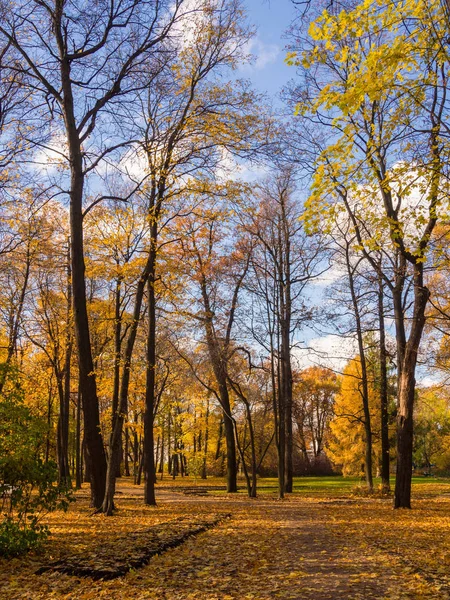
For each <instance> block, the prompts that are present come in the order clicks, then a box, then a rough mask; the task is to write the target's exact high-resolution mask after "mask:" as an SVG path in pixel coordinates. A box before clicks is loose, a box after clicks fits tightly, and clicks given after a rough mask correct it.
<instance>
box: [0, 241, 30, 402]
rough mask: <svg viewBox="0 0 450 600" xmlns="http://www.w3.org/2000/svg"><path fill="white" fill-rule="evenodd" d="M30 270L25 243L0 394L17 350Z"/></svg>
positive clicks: (1, 373)
mask: <svg viewBox="0 0 450 600" xmlns="http://www.w3.org/2000/svg"><path fill="white" fill-rule="evenodd" d="M30 271H31V254H30V247H29V245H27V254H26V259H25V273H24V278H23V282H22V288H21V290H20V294H19V301H18V303H17V308H16V310H15V314H13V316H12V322H11V329H10V332H9V340H8V350H7V354H6V360H5V362H4V363H3V365H2V369H1V371H0V394H1V393H2V391H3V388H4V386H5V383H6V380H7V378H8V374H9V370H10V367H11V363H12V361H13V357H14V355H15V354H16V351H17V340H18V338H19V330H20V323H21V321H22V313H23V309H24V305H25V298H26V293H27V289H28V281H29V279H30Z"/></svg>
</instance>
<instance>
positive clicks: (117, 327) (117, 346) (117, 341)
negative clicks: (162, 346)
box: [110, 261, 122, 478]
mask: <svg viewBox="0 0 450 600" xmlns="http://www.w3.org/2000/svg"><path fill="white" fill-rule="evenodd" d="M117 263H118V261H117ZM117 266H118V265H117ZM121 284H122V277H121V276H119V277H117V280H116V289H115V294H114V379H113V395H112V414H113V418H112V424H111V427H112V429H113V428H114V415H115V414H116V413H117V411H118V409H119V386H120V355H121V351H122V318H121V314H120V305H121ZM119 444H120V447H121V448H122V431H121V432H120V442H119ZM110 451H111V442H110ZM120 455H121V452H120V450H119V456H118V457H117V458H116V472H115V476H116V478H117V477H120V476H121V464H120V463H121V456H120Z"/></svg>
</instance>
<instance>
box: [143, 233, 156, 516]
mask: <svg viewBox="0 0 450 600" xmlns="http://www.w3.org/2000/svg"><path fill="white" fill-rule="evenodd" d="M152 229H154V232H153V235H152V243H153V247H152V249H151V250H150V252H151V269H150V276H149V278H148V282H147V294H148V336H147V373H146V386H145V412H144V470H145V474H146V479H145V490H144V503H145V504H149V505H151V506H156V497H155V483H156V478H155V448H154V432H153V426H154V418H155V393H156V299H155V275H156V273H155V267H156V224H155V225H152Z"/></svg>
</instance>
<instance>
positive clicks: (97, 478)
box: [56, 23, 106, 508]
mask: <svg viewBox="0 0 450 600" xmlns="http://www.w3.org/2000/svg"><path fill="white" fill-rule="evenodd" d="M59 27H62V23H59ZM61 31H62V29H59V28H58V31H57V33H56V35H57V38H58V44H59V46H60V54H61V56H60V69H61V86H62V91H63V107H62V108H63V113H64V123H65V127H66V135H67V143H68V150H69V158H70V238H71V242H72V253H71V265H72V291H73V310H74V324H75V337H76V341H77V349H78V363H79V374H80V388H81V397H82V399H83V416H84V439H85V443H86V454H87V458H88V459H89V467H90V471H91V502H92V505H93V506H94V507H95V508H100V507H101V506H102V503H103V499H104V496H105V487H106V454H105V449H104V446H103V439H102V434H101V429H100V411H99V404H98V396H97V385H96V379H95V370H94V362H93V359H92V347H91V339H90V333H89V319H88V313H87V299H86V279H85V262H84V241H83V188H84V171H83V156H82V151H81V141H80V138H79V134H78V128H77V125H76V121H75V107H74V101H73V95H72V85H71V75H70V62H69V60H68V58H67V56H66V55H65V50H64V41H63V39H62V33H61Z"/></svg>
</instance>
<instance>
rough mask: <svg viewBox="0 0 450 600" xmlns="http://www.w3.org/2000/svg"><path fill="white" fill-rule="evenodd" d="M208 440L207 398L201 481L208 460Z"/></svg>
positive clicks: (204, 476)
mask: <svg viewBox="0 0 450 600" xmlns="http://www.w3.org/2000/svg"><path fill="white" fill-rule="evenodd" d="M208 438H209V396H208V398H207V399H206V416H205V440H204V442H203V463H202V475H201V477H202V479H206V464H207V459H208Z"/></svg>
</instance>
